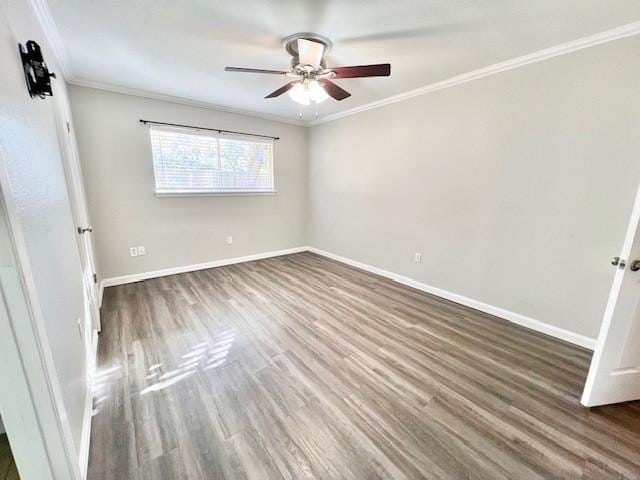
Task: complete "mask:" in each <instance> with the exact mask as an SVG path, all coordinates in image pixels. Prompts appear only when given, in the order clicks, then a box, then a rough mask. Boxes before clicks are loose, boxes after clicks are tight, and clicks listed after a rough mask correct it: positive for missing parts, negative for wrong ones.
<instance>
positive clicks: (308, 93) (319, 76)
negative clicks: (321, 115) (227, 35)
mask: <svg viewBox="0 0 640 480" xmlns="http://www.w3.org/2000/svg"><path fill="white" fill-rule="evenodd" d="M283 46H284V48H285V50H286V51H287V53H289V54H290V55H291V56H292V59H291V69H290V70H289V71H285V70H264V69H256V68H239V67H225V71H227V72H242V73H263V74H269V75H284V76H286V77H289V78H292V79H293V80H292V81H290V82H289V83H287V84H286V85H283V86H282V87H280V88H279V89H277V90H275V91H274V92H271V93H270V94H269V95H267V96H266V97H265V98H275V97H279V96H280V95H282V94H283V93H285V92H286V93H288V95H289V97H290V98H291V99H292V100H294V101H295V102H296V103H298V104H300V105H311V104H313V105H315V106H316V115H317V106H318V104H319V103H321V102H323V101H325V100H326V99H327V98H329V97H332V98H334V99H335V100H338V101H340V100H344V99H345V98H348V97H350V96H351V94H350V93H349V92H347V91H346V90H344V89H343V88H341V87H339V86H338V85H336V84H335V83H333V82H332V81H331V80H333V79H341V78H363V77H388V76H389V75H391V65H390V64H388V63H382V64H376V65H360V66H351V67H334V68H327V66H326V64H325V60H324V56H325V55H326V54H327V52H329V51H330V50H331V47H332V43H331V41H330V40H329V39H328V38H326V37H323V36H322V35H318V34H316V33H310V32H304V33H296V34H294V35H290V36H288V37H287V38H285V39H284V41H283Z"/></svg>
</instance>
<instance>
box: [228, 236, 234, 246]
mask: <svg viewBox="0 0 640 480" xmlns="http://www.w3.org/2000/svg"><path fill="white" fill-rule="evenodd" d="M227 245H233V237H232V236H231V235H229V236H228V237H227Z"/></svg>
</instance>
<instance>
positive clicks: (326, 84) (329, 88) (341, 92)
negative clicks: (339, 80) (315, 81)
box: [320, 80, 351, 101]
mask: <svg viewBox="0 0 640 480" xmlns="http://www.w3.org/2000/svg"><path fill="white" fill-rule="evenodd" d="M320 85H321V86H322V87H323V88H324V91H325V92H327V94H328V95H329V96H330V97H333V98H335V99H336V100H338V101H340V100H344V99H345V98H347V97H350V96H351V94H350V93H349V92H347V91H346V90H345V89H344V88H342V87H339V86H338V85H336V84H335V83H333V82H332V81H330V80H322V81H321V82H320Z"/></svg>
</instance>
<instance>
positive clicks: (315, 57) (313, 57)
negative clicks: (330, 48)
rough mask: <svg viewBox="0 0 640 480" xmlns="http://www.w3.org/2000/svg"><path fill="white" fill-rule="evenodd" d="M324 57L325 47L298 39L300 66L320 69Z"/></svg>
mask: <svg viewBox="0 0 640 480" xmlns="http://www.w3.org/2000/svg"><path fill="white" fill-rule="evenodd" d="M322 55H324V45H323V44H321V43H318V42H312V41H311V40H306V39H304V38H299V39H298V59H299V62H300V65H312V66H314V67H319V66H320V62H322Z"/></svg>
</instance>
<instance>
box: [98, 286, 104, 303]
mask: <svg viewBox="0 0 640 480" xmlns="http://www.w3.org/2000/svg"><path fill="white" fill-rule="evenodd" d="M102 297H104V283H103V282H100V285H99V286H98V308H102Z"/></svg>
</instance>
